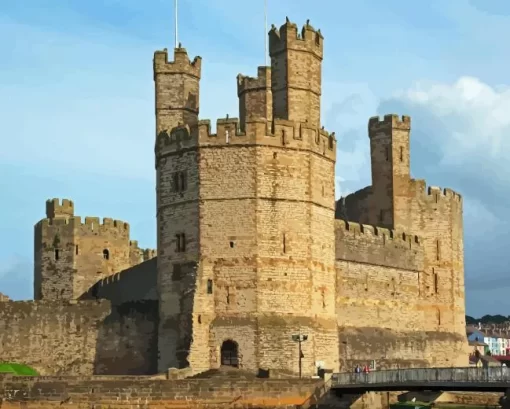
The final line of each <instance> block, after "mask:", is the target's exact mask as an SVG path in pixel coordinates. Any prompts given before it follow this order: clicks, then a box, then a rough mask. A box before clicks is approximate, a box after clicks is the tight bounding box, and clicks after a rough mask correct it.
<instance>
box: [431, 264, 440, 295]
mask: <svg viewBox="0 0 510 409" xmlns="http://www.w3.org/2000/svg"><path fill="white" fill-rule="evenodd" d="M432 273H433V274H434V293H435V294H437V293H438V292H439V277H438V276H437V273H435V272H434V269H432Z"/></svg>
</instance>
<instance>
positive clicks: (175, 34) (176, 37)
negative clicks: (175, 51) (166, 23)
mask: <svg viewBox="0 0 510 409" xmlns="http://www.w3.org/2000/svg"><path fill="white" fill-rule="evenodd" d="M174 18H175V24H174V30H175V33H174V36H175V48H178V46H179V38H178V36H177V0H174Z"/></svg>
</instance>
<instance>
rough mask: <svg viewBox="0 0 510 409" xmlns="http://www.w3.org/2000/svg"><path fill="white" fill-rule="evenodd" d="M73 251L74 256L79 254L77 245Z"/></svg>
mask: <svg viewBox="0 0 510 409" xmlns="http://www.w3.org/2000/svg"><path fill="white" fill-rule="evenodd" d="M75 251H76V255H78V254H79V249H78V245H76V247H75Z"/></svg>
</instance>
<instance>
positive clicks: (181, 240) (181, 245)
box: [175, 233, 186, 253]
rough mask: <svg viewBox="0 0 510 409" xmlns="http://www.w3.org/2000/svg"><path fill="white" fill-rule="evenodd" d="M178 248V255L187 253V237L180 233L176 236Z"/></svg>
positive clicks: (176, 249)
mask: <svg viewBox="0 0 510 409" xmlns="http://www.w3.org/2000/svg"><path fill="white" fill-rule="evenodd" d="M175 241H176V248H175V251H176V252H177V253H183V252H185V251H186V236H185V234H184V233H179V234H176V235H175Z"/></svg>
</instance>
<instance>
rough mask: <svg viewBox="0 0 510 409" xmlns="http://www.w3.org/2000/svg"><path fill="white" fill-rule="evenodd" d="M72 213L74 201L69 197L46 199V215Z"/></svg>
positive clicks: (59, 215)
mask: <svg viewBox="0 0 510 409" xmlns="http://www.w3.org/2000/svg"><path fill="white" fill-rule="evenodd" d="M73 215H74V203H73V201H72V200H69V199H62V200H60V199H58V198H53V199H48V200H46V217H48V218H51V219H53V218H55V217H69V216H73Z"/></svg>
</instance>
